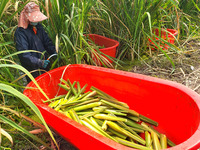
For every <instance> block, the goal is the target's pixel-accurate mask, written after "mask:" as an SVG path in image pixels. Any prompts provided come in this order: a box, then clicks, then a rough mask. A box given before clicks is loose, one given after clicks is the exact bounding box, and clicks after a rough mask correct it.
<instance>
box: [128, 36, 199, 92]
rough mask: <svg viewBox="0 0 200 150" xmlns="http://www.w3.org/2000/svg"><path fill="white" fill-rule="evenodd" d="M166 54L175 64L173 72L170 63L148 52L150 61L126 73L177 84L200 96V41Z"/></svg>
mask: <svg viewBox="0 0 200 150" xmlns="http://www.w3.org/2000/svg"><path fill="white" fill-rule="evenodd" d="M166 53H167V54H168V56H169V57H170V58H171V59H172V61H173V62H174V64H175V70H174V71H173V67H172V65H171V63H170V61H169V60H168V59H167V58H166V57H165V56H164V54H163V53H161V52H159V51H156V50H154V51H151V52H149V55H151V60H149V59H148V60H145V62H144V61H143V62H144V63H142V65H137V66H136V65H135V66H133V67H132V68H131V69H129V70H128V71H131V72H135V73H140V74H144V75H149V76H153V77H158V78H162V79H166V80H171V81H174V82H178V83H180V84H183V85H185V86H186V87H188V88H190V89H192V90H194V91H195V92H197V93H198V94H200V39H195V40H191V41H188V42H187V43H185V44H183V45H182V46H181V48H180V50H179V51H178V52H175V51H170V50H168V51H166ZM145 58H146V57H145Z"/></svg>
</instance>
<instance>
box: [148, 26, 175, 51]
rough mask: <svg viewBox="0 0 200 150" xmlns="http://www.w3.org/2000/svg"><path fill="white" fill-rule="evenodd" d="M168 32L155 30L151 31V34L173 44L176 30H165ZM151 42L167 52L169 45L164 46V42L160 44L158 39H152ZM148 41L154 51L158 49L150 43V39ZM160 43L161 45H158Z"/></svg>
mask: <svg viewBox="0 0 200 150" xmlns="http://www.w3.org/2000/svg"><path fill="white" fill-rule="evenodd" d="M167 31H168V32H166V31H165V30H161V31H160V30H159V29H155V30H154V31H153V33H154V34H155V35H156V36H158V37H161V38H162V39H163V40H165V41H167V42H169V43H171V44H174V41H175V38H174V36H176V35H177V34H178V31H177V30H174V29H167ZM152 38H153V40H155V41H157V42H156V43H157V44H158V45H160V47H161V48H162V49H163V50H167V49H168V48H169V45H167V44H164V42H162V41H161V40H160V39H158V38H157V37H152ZM149 41H150V42H151V44H152V45H154V47H155V48H156V49H158V47H157V46H155V44H154V43H153V42H152V41H151V39H149ZM158 41H159V42H160V43H162V44H160V43H159V42H158ZM151 49H152V50H154V48H151Z"/></svg>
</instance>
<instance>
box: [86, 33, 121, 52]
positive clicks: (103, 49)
mask: <svg viewBox="0 0 200 150" xmlns="http://www.w3.org/2000/svg"><path fill="white" fill-rule="evenodd" d="M87 35H88V36H90V35H91V36H98V37H101V38H103V39H106V40H108V41H112V42H114V43H115V45H114V46H111V47H106V48H100V49H99V50H101V51H102V52H103V51H107V50H110V49H111V48H116V47H118V46H119V42H118V41H116V40H113V39H110V38H108V37H105V36H102V35H98V34H86V36H87Z"/></svg>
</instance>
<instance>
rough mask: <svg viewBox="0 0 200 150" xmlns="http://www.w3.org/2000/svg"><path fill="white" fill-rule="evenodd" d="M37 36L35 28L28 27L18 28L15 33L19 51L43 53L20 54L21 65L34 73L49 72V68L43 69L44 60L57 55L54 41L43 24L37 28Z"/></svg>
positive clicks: (34, 74)
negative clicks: (38, 70)
mask: <svg viewBox="0 0 200 150" xmlns="http://www.w3.org/2000/svg"><path fill="white" fill-rule="evenodd" d="M36 28H37V34H35V33H34V31H33V27H32V26H31V25H29V26H28V28H27V29H24V28H22V27H18V28H17V29H16V32H15V43H16V49H17V51H23V50H36V51H39V52H42V53H44V55H42V54H41V53H36V52H28V53H22V54H19V55H18V56H19V59H20V62H21V65H22V66H23V67H24V68H26V69H27V70H28V71H33V70H37V69H43V70H47V71H48V68H46V69H45V68H43V67H42V64H43V60H45V59H47V58H48V56H49V55H51V54H54V53H56V50H55V46H54V44H53V42H52V40H51V39H50V38H49V36H48V35H47V33H46V32H45V30H44V28H43V27H42V25H41V24H39V23H38V25H37V26H36ZM32 75H33V76H34V77H37V76H38V75H40V72H35V73H33V74H32Z"/></svg>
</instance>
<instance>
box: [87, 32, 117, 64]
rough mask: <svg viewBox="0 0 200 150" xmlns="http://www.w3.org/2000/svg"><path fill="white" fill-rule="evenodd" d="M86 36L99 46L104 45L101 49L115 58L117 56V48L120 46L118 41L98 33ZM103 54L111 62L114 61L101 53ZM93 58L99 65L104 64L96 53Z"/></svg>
mask: <svg viewBox="0 0 200 150" xmlns="http://www.w3.org/2000/svg"><path fill="white" fill-rule="evenodd" d="M85 36H87V37H88V38H89V39H91V40H92V41H93V42H94V43H95V44H97V45H99V46H104V48H100V49H99V51H101V52H102V53H104V54H106V55H108V56H111V57H113V58H115V57H116V49H117V47H118V46H119V42H118V41H116V40H113V39H110V38H107V37H104V36H101V35H97V34H87V35H85ZM101 56H103V57H104V58H106V59H107V60H108V61H109V62H110V63H112V62H113V61H112V60H110V59H109V58H108V57H106V56H104V55H101ZM93 60H94V61H95V62H96V64H97V65H98V66H102V63H101V62H100V61H99V59H98V58H97V57H96V56H95V55H94V56H93Z"/></svg>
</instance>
